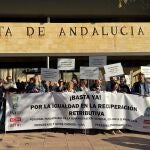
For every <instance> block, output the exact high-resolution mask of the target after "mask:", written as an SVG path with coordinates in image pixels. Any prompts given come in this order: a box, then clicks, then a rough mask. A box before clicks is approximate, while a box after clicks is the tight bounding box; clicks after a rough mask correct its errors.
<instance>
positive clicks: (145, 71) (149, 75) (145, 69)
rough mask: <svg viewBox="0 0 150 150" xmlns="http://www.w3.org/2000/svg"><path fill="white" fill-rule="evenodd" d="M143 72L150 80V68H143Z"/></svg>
mask: <svg viewBox="0 0 150 150" xmlns="http://www.w3.org/2000/svg"><path fill="white" fill-rule="evenodd" d="M141 72H142V73H143V74H144V75H145V78H150V66H141Z"/></svg>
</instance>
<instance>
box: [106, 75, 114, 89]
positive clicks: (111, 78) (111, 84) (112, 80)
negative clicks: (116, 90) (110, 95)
mask: <svg viewBox="0 0 150 150" xmlns="http://www.w3.org/2000/svg"><path fill="white" fill-rule="evenodd" d="M114 83H115V77H110V81H108V82H107V83H106V91H108V92H111V91H112V86H113V84H114Z"/></svg>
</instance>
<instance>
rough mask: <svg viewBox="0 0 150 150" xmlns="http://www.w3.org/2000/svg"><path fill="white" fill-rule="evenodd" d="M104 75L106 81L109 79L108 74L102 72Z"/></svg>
mask: <svg viewBox="0 0 150 150" xmlns="http://www.w3.org/2000/svg"><path fill="white" fill-rule="evenodd" d="M104 77H105V81H106V82H108V81H110V76H108V75H107V74H104Z"/></svg>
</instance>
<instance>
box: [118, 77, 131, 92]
mask: <svg viewBox="0 0 150 150" xmlns="http://www.w3.org/2000/svg"><path fill="white" fill-rule="evenodd" d="M119 92H121V93H128V94H130V93H131V92H130V89H129V87H128V85H127V84H126V79H125V76H121V77H120V84H119Z"/></svg>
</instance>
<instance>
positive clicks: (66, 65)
mask: <svg viewBox="0 0 150 150" xmlns="http://www.w3.org/2000/svg"><path fill="white" fill-rule="evenodd" d="M57 69H58V70H74V69H75V59H67V58H66V59H64V58H58V62H57Z"/></svg>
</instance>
